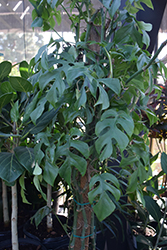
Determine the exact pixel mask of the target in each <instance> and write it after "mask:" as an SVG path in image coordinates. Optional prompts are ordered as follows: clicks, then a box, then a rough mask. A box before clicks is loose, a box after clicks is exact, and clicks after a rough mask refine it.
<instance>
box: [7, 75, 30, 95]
mask: <svg viewBox="0 0 167 250" xmlns="http://www.w3.org/2000/svg"><path fill="white" fill-rule="evenodd" d="M9 80H10V83H11V85H12V87H13V88H14V89H15V90H16V91H19V92H29V91H31V90H32V88H33V87H32V85H31V83H30V82H29V81H28V80H26V79H25V78H23V77H19V76H10V78H9Z"/></svg>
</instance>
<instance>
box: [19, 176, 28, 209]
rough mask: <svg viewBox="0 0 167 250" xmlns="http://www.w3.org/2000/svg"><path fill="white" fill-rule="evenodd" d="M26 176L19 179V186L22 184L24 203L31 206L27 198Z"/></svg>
mask: <svg viewBox="0 0 167 250" xmlns="http://www.w3.org/2000/svg"><path fill="white" fill-rule="evenodd" d="M24 180H25V175H24V174H23V175H22V176H21V177H20V178H19V184H20V187H21V192H20V193H21V197H22V201H23V203H26V204H31V203H30V202H28V201H27V199H26V196H25V191H26V188H25V182H24Z"/></svg>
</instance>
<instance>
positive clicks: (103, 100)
mask: <svg viewBox="0 0 167 250" xmlns="http://www.w3.org/2000/svg"><path fill="white" fill-rule="evenodd" d="M99 93H100V94H99V98H98V100H97V102H96V103H95V106H97V105H99V104H101V105H102V110H103V109H107V108H108V107H109V105H110V102H109V98H108V94H107V92H106V91H105V90H104V88H103V87H102V86H101V85H99Z"/></svg>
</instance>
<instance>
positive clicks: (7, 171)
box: [0, 152, 25, 183]
mask: <svg viewBox="0 0 167 250" xmlns="http://www.w3.org/2000/svg"><path fill="white" fill-rule="evenodd" d="M24 170H25V169H24V168H23V166H22V165H21V164H20V163H19V161H18V160H17V158H16V156H15V155H14V154H13V153H9V152H0V178H1V179H3V180H4V181H6V182H8V183H12V182H14V181H15V180H17V179H18V177H19V176H20V175H21V174H22V173H23V172H24Z"/></svg>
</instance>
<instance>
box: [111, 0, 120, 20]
mask: <svg viewBox="0 0 167 250" xmlns="http://www.w3.org/2000/svg"><path fill="white" fill-rule="evenodd" d="M120 5H121V0H113V2H112V4H111V7H110V9H109V14H110V17H111V19H112V18H113V16H114V15H115V13H116V11H117V10H118V9H119V7H120Z"/></svg>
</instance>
